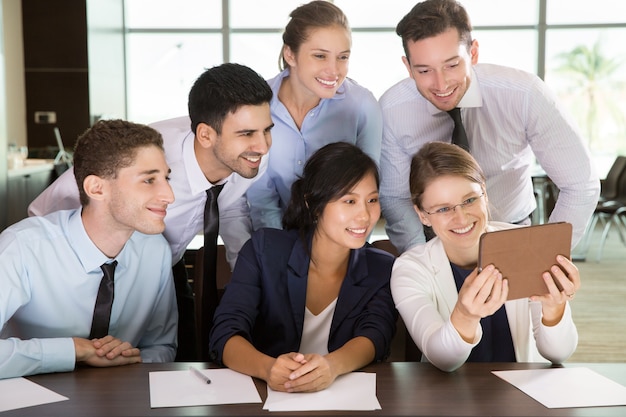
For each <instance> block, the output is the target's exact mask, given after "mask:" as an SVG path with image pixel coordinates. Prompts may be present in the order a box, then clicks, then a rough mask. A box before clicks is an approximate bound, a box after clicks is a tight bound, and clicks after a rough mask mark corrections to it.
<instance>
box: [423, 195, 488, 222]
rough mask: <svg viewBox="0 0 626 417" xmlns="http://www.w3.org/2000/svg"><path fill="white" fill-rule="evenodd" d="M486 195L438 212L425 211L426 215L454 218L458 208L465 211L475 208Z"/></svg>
mask: <svg viewBox="0 0 626 417" xmlns="http://www.w3.org/2000/svg"><path fill="white" fill-rule="evenodd" d="M484 195H485V193H480V195H476V196H473V197H470V198H468V199H467V200H465V201H463V202H462V203H460V204H457V205H455V206H449V207H441V208H438V209H437V210H435V211H433V212H430V211H426V210H423V212H424V213H426V214H429V215H431V216H432V215H437V216H442V217H450V216H452V215H453V214H454V213H456V208H457V207H461V208H464V209H468V208H470V207H472V206H474V205H475V204H476V203H477V202H478V201H479V200H480V198H481V197H482V196H484Z"/></svg>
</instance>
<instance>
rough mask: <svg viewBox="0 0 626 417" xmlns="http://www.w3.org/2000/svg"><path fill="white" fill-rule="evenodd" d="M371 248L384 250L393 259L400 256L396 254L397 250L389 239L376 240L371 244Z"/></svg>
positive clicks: (398, 253)
mask: <svg viewBox="0 0 626 417" xmlns="http://www.w3.org/2000/svg"><path fill="white" fill-rule="evenodd" d="M372 246H373V247H375V248H378V249H381V250H384V251H386V252H389V253H390V254H392V255H393V256H395V257H398V256H400V252H398V249H396V247H395V246H394V245H393V243H391V241H390V240H389V239H383V240H376V241H374V242H372Z"/></svg>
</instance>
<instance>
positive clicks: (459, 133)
mask: <svg viewBox="0 0 626 417" xmlns="http://www.w3.org/2000/svg"><path fill="white" fill-rule="evenodd" d="M448 114H449V115H450V117H452V120H454V130H453V131H452V143H453V144H454V145H458V146H460V147H461V148H463V149H465V150H466V151H467V152H469V151H470V148H469V142H468V140H467V134H466V133H465V128H464V127H463V121H462V120H461V109H460V108H458V107H455V108H453V109H452V110H448Z"/></svg>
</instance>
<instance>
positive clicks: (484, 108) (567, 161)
mask: <svg viewBox="0 0 626 417" xmlns="http://www.w3.org/2000/svg"><path fill="white" fill-rule="evenodd" d="M472 68H473V70H472V82H471V83H470V87H469V89H468V91H467V92H466V94H465V96H464V97H463V99H462V100H461V102H460V103H459V107H461V115H462V119H463V125H464V127H465V131H466V132H467V137H468V140H469V145H470V149H471V153H472V155H473V156H474V158H475V159H476V160H477V161H478V163H479V164H480V166H481V168H482V169H483V171H484V173H485V176H486V177H487V184H486V185H487V194H488V195H489V202H490V214H491V219H492V220H496V221H503V222H507V223H515V222H519V221H521V220H523V219H525V218H527V217H528V215H530V214H531V212H532V211H533V210H534V209H535V207H536V202H535V197H534V190H533V183H532V169H533V166H534V162H535V158H536V159H537V161H538V162H539V164H540V165H541V167H542V168H543V169H544V170H545V172H546V174H547V175H548V177H550V179H551V180H552V181H553V182H554V183H555V184H556V185H557V187H558V188H559V190H560V193H559V196H558V199H557V202H556V206H555V208H554V210H553V211H552V214H551V215H550V221H551V222H557V221H565V222H569V223H572V225H573V227H574V236H573V238H572V247H573V246H574V245H575V244H576V243H577V242H578V241H579V240H580V238H581V237H582V235H583V233H584V230H585V226H586V225H587V222H588V220H589V218H590V216H591V214H592V213H593V210H594V209H595V207H596V203H597V201H598V196H599V194H600V181H599V178H598V174H597V173H596V170H595V167H594V166H593V163H592V161H591V159H590V157H589V153H588V151H587V148H586V146H585V144H584V143H583V141H582V139H581V136H580V133H579V130H578V128H577V127H576V125H575V123H574V122H573V120H572V119H571V118H570V117H569V116H568V115H567V114H566V113H565V111H564V109H563V108H562V107H561V105H559V103H558V102H557V100H556V97H555V96H554V94H553V93H552V92H551V91H550V90H549V89H548V87H547V86H546V84H545V83H544V82H543V81H542V80H541V79H540V78H539V77H537V76H536V75H534V74H530V73H527V72H524V71H520V70H517V69H514V68H508V67H503V66H499V65H491V64H477V65H474V66H473V67H472ZM380 104H381V108H382V112H383V120H384V128H383V142H382V152H381V157H380V169H381V185H380V203H381V207H382V210H383V217H384V218H385V220H386V221H387V225H386V228H387V234H388V235H389V238H390V239H391V242H392V243H393V244H394V245H395V246H396V247H397V248H398V250H400V251H401V252H404V251H405V250H407V249H408V248H410V247H412V246H415V245H416V244H418V243H423V242H424V233H423V230H422V224H421V223H420V221H419V217H418V216H417V213H416V212H415V210H414V209H413V203H412V202H411V196H410V191H409V174H410V171H411V159H412V157H413V155H414V154H415V153H416V152H417V151H418V150H419V149H420V148H421V147H422V145H423V144H425V143H428V142H432V141H441V142H448V143H449V142H450V141H451V138H452V130H453V127H454V122H453V121H452V119H451V118H450V116H449V115H448V114H446V113H445V112H442V111H441V110H439V109H437V108H436V107H435V106H433V105H432V103H430V102H429V101H427V100H426V99H425V98H424V97H422V95H421V94H420V93H419V92H418V91H417V88H416V86H415V81H414V80H413V79H411V78H407V79H405V80H403V81H400V82H399V83H397V84H396V85H394V86H393V87H391V88H390V89H389V90H387V91H386V92H385V93H384V94H383V95H382V97H381V98H380Z"/></svg>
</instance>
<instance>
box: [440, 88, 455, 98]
mask: <svg viewBox="0 0 626 417" xmlns="http://www.w3.org/2000/svg"><path fill="white" fill-rule="evenodd" d="M452 93H454V90H450V92H449V93H444V94H437V93H435V95H436V96H437V97H448V96H450V95H452Z"/></svg>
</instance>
